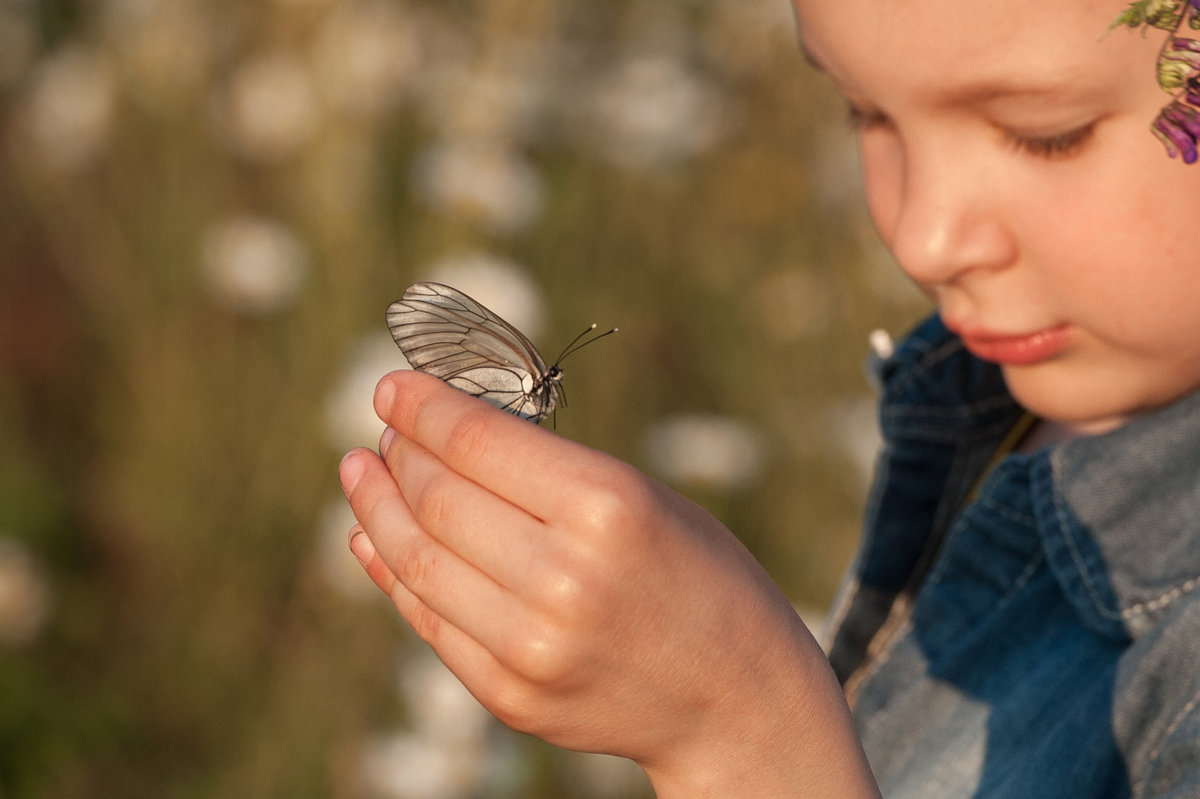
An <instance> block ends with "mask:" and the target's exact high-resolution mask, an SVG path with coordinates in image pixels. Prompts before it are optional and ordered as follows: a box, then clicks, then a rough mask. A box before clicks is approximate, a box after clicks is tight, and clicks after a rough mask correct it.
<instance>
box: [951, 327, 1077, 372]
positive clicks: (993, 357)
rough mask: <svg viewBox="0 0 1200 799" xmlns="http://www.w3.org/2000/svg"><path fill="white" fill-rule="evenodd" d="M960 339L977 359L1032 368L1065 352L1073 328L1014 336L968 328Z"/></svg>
mask: <svg viewBox="0 0 1200 799" xmlns="http://www.w3.org/2000/svg"><path fill="white" fill-rule="evenodd" d="M959 336H961V337H962V340H963V344H964V345H966V348H967V349H968V350H970V351H971V353H972V354H973V355H975V356H976V357H977V358H982V359H983V360H985V361H991V362H993V363H998V364H1003V365H1006V366H1029V365H1032V364H1036V363H1041V362H1043V361H1047V360H1050V359H1051V358H1053V357H1055V356H1056V355H1058V354H1060V353H1061V352H1062V351H1063V350H1064V349H1066V347H1067V344H1068V343H1069V342H1070V327H1069V326H1068V325H1065V324H1063V325H1055V326H1054V327H1047V328H1043V329H1041V330H1035V331H1033V332H1032V333H1015V334H1012V333H995V332H992V331H988V330H979V329H976V330H972V329H970V328H966V329H964V330H962V331H961V332H959Z"/></svg>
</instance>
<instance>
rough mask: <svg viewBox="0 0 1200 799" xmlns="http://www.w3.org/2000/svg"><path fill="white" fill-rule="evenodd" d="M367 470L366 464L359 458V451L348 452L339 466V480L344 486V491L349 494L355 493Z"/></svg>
mask: <svg viewBox="0 0 1200 799" xmlns="http://www.w3.org/2000/svg"><path fill="white" fill-rule="evenodd" d="M365 469H366V464H364V463H363V459H362V458H361V457H359V453H358V452H357V451H351V452H347V453H346V454H345V455H344V456H343V457H342V462H341V463H340V464H338V480H339V481H340V482H341V484H342V490H343V491H345V492H346V493H347V494H351V493H353V492H354V488H355V486H357V485H358V481H359V480H361V479H362V476H363V472H364V471H365Z"/></svg>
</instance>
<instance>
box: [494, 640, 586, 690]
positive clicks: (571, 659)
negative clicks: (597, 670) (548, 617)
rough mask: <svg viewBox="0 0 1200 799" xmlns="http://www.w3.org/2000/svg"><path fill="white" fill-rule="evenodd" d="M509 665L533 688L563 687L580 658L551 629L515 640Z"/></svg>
mask: <svg viewBox="0 0 1200 799" xmlns="http://www.w3.org/2000/svg"><path fill="white" fill-rule="evenodd" d="M506 659H507V660H508V666H509V668H510V669H512V670H513V671H514V672H515V673H517V674H519V675H521V677H522V678H523V679H524V680H525V681H527V682H528V683H530V684H531V685H533V686H538V687H541V688H546V687H551V686H559V685H561V684H562V683H564V682H566V681H567V679H568V677H569V676H570V675H571V674H573V673H574V672H575V670H576V665H577V658H576V657H575V656H574V655H573V648H572V647H570V646H569V645H567V644H566V641H565V639H564V637H563V636H562V635H561V634H560V633H558V632H557V631H553V630H547V631H543V632H542V634H539V635H528V636H524V637H522V638H521V639H520V640H518V641H514V642H513V643H512V645H511V647H510V649H509V652H508V657H507V658H506Z"/></svg>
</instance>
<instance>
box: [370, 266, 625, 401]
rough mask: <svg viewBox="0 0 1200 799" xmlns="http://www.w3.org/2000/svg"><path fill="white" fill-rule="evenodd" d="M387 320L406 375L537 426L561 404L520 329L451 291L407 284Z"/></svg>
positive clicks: (554, 372)
mask: <svg viewBox="0 0 1200 799" xmlns="http://www.w3.org/2000/svg"><path fill="white" fill-rule="evenodd" d="M387 322H388V328H389V329H390V330H391V332H392V338H394V339H395V340H396V344H397V345H399V347H400V351H401V352H403V353H404V357H405V358H407V359H408V362H409V364H410V365H411V366H412V367H413V368H414V369H417V370H419V371H422V372H428V373H429V374H432V375H434V376H436V377H440V378H441V379H442V380H444V381H446V382H447V383H449V384H450V385H452V386H454V387H455V388H458V389H460V390H462V391H465V392H467V393H468V394H472V395H474V396H476V397H479V398H480V399H483V400H486V401H487V402H489V403H491V404H492V405H495V406H496V407H498V408H501V409H502V410H506V411H508V412H510V413H513V414H516V415H517V416H520V417H521V418H523V419H529V420H531V421H533V422H540V421H541V420H543V419H545V418H546V417H547V416H548V415H550V413H551V412H553V411H554V408H555V407H556V405H558V404H559V401H560V400H562V403H561V404H563V405H565V404H566V401H565V398H564V397H563V394H562V379H563V371H562V369H560V368H559V366H558V364H557V362H556V363H555V364H554V365H552V366H549V367H547V366H546V361H545V359H543V358H542V356H541V354H540V353H539V352H538V351H537V348H536V347H534V346H533V343H532V342H531V341H530V340H529V339H528V338H526V337H525V335H524V334H523V333H522V332H521V331H520V330H517V329H516V328H515V327H513V326H512V325H511V324H509V323H508V322H506V321H504V320H503V319H501V318H500V317H499V316H497V315H496V314H495V313H493V312H492V311H490V310H488V309H487V308H485V307H484V306H483V305H482V304H480V303H478V302H476V301H475V300H473V299H471V298H470V297H468V296H467V295H466V294H463V293H462V292H461V291H459V290H458V289H455V288H452V287H450V286H445V285H442V284H440V283H414V284H413V285H411V286H409V287H408V289H407V290H405V292H404V296H403V297H401V298H400V299H399V300H397V301H396V302H394V303H392V304H391V305H390V306H388V310H387ZM594 328H595V325H593V326H592V328H589V330H590V329H594ZM585 332H586V331H585ZM610 332H612V331H610ZM602 335H607V334H602ZM594 340H595V339H592V341H594ZM576 341H578V339H576ZM574 343H575V342H572V345H573V344H574ZM585 343H588V342H585ZM580 346H582V345H580ZM572 351H573V350H572V348H571V347H568V348H567V349H566V350H564V351H563V354H562V355H560V356H559V360H560V361H561V360H562V359H563V358H564V357H566V355H568V354H570V352H572Z"/></svg>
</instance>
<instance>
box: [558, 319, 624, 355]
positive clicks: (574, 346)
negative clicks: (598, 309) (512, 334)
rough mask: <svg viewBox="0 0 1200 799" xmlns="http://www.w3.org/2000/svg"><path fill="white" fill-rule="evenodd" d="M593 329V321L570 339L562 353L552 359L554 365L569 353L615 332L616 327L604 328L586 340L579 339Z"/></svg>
mask: <svg viewBox="0 0 1200 799" xmlns="http://www.w3.org/2000/svg"><path fill="white" fill-rule="evenodd" d="M595 329H596V323H595V322H593V323H592V324H591V325H589V326H588V327H587V328H585V329H584V331H583V332H582V333H580V334H579V335H578V336H576V337H575V338H573V339H571V343H570V344H568V345H567V346H566V347H564V348H563V351H562V353H561V354H560V355H559V356H558V357H557V358H555V359H554V365H555V366H557V365H558V364H560V363H562V361H563V359H564V358H566V357H567V356H568V355H570V354H571V353H573V352H577V351H579V350H581V349H583V348H584V347H586V346H587V345H589V344H591V343H592V342H595V341H599V340H600V339H602V338H604V337H605V336H608V335H611V334H613V333H616V332H617V328H615V327H614V328H613V329H612V330H605V331H604V332H603V333H601V334H599V335H597V336H592V337H591V338H589V339H588V340H587V341H582V342H581V341H580V339H582V338H583V337H584V336H586V335H587V334H588V333H591V332H592V331H593V330H595Z"/></svg>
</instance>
